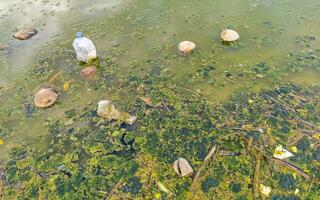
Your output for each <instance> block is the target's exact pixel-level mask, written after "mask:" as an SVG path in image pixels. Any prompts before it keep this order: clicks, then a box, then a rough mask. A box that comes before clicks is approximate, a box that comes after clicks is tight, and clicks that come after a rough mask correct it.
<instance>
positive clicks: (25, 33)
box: [13, 28, 38, 40]
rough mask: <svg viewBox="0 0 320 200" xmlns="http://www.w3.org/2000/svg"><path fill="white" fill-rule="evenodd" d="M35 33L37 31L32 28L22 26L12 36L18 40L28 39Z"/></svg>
mask: <svg viewBox="0 0 320 200" xmlns="http://www.w3.org/2000/svg"><path fill="white" fill-rule="evenodd" d="M37 33H38V31H37V30H36V29H34V28H22V29H21V30H19V31H18V32H17V33H16V34H14V36H13V37H14V38H16V39H19V40H28V39H30V38H31V37H33V36H34V35H36V34H37Z"/></svg>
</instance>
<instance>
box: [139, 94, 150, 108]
mask: <svg viewBox="0 0 320 200" xmlns="http://www.w3.org/2000/svg"><path fill="white" fill-rule="evenodd" d="M139 99H140V100H141V101H143V102H144V103H145V104H147V105H148V106H153V104H152V101H151V99H150V98H149V97H141V96H140V97H139Z"/></svg>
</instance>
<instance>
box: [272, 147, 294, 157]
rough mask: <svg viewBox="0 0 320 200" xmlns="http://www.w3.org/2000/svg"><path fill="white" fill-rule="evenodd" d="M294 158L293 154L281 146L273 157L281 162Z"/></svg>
mask: <svg viewBox="0 0 320 200" xmlns="http://www.w3.org/2000/svg"><path fill="white" fill-rule="evenodd" d="M292 156H293V154H292V153H291V152H289V151H288V150H286V149H284V148H282V146H281V145H278V146H277V147H276V149H275V150H274V153H273V157H275V158H278V159H280V160H282V159H285V158H290V157H292Z"/></svg>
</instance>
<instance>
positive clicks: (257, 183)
mask: <svg viewBox="0 0 320 200" xmlns="http://www.w3.org/2000/svg"><path fill="white" fill-rule="evenodd" d="M261 148H262V147H261ZM255 157H256V164H255V168H254V175H253V194H254V197H255V198H257V199H258V198H259V186H260V165H261V158H262V156H261V153H260V152H257V154H255Z"/></svg>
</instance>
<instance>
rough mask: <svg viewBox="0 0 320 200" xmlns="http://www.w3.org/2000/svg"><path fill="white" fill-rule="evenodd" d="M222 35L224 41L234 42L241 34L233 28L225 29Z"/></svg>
mask: <svg viewBox="0 0 320 200" xmlns="http://www.w3.org/2000/svg"><path fill="white" fill-rule="evenodd" d="M220 35H221V39H222V41H224V42H234V41H237V40H238V39H239V38H240V36H239V34H238V33H237V32H236V31H234V30H231V29H224V30H223V31H222V32H221V34H220Z"/></svg>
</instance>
